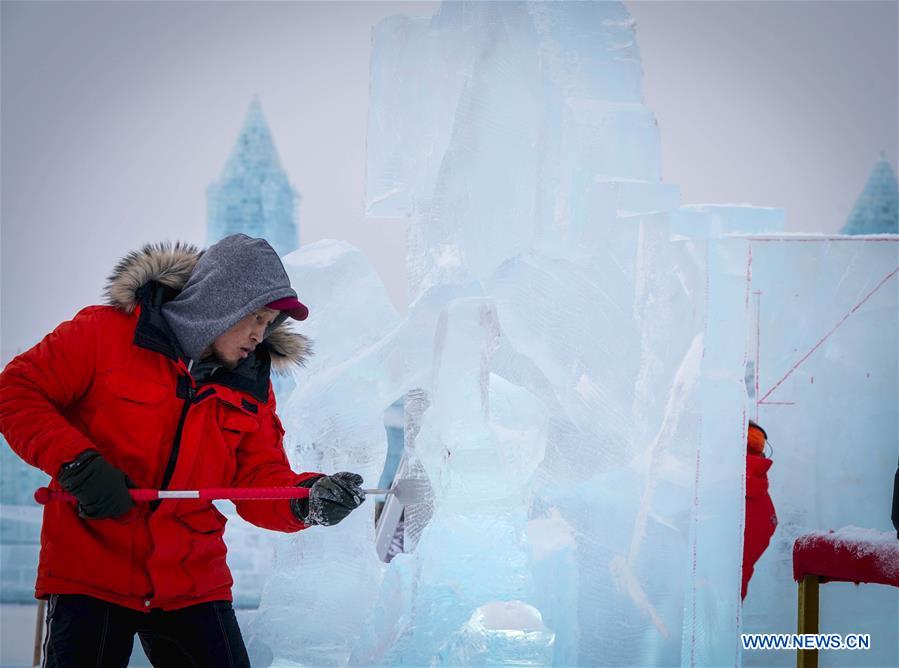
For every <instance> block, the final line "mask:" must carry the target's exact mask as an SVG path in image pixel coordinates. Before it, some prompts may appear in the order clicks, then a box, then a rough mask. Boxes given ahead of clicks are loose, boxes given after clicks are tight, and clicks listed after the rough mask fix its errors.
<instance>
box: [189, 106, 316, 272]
mask: <svg viewBox="0 0 899 668" xmlns="http://www.w3.org/2000/svg"><path fill="white" fill-rule="evenodd" d="M299 199H300V196H299V193H297V191H296V190H294V188H293V186H291V185H290V183H289V182H288V180H287V174H286V173H285V172H284V170H283V169H282V167H281V161H280V160H279V159H278V151H277V149H276V148H275V143H274V140H273V139H272V133H271V131H270V130H269V128H268V123H267V122H266V120H265V116H264V115H263V113H262V105H261V104H260V102H259V98H258V96H254V97H253V100H252V101H251V102H250V108H249V109H248V110H247V115H246V118H245V119H244V123H243V127H242V128H241V130H240V135H238V137H237V142H236V143H235V145H234V148H233V149H232V151H231V156H230V157H229V158H228V162H227V163H226V164H225V168H224V170H223V171H222V175H221V177H220V178H219V180H218V181H215V182H213V183H211V184H210V185H209V187H208V188H207V190H206V207H207V223H206V241H207V243H209V244H212V243H215V242H216V241H218V240H219V239H221V238H223V237H226V236H228V235H229V234H234V233H236V232H243V233H244V234H248V235H250V236H252V237H264V238H265V239H267V240H268V242H269V243H270V244H271V245H272V246H273V247H274V249H275V250H276V251H277V252H278V255H282V256H283V255H286V254H287V253H289V252H291V251H293V250H295V249H296V248H297V246H299V231H298V225H297V221H296V210H295V203H296V202H297V201H298V200H299Z"/></svg>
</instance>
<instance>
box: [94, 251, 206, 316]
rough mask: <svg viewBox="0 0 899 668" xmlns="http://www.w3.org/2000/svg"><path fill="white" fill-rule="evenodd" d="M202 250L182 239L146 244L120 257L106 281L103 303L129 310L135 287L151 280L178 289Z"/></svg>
mask: <svg viewBox="0 0 899 668" xmlns="http://www.w3.org/2000/svg"><path fill="white" fill-rule="evenodd" d="M201 253H202V251H200V250H199V249H197V247H196V246H194V245H192V244H188V243H183V242H180V241H179V242H176V243H175V244H172V242H171V241H162V242H160V243H156V244H147V245H146V246H144V247H143V248H141V249H140V250H139V251H132V252H130V253H128V255H126V256H125V257H123V258H122V259H121V260H119V263H118V264H117V265H116V267H115V269H113V270H112V274H111V275H110V276H109V279H108V280H109V283H107V285H106V303H107V304H109V305H110V306H115V307H116V308H119V309H121V310H123V311H124V312H125V313H131V312H132V311H133V310H134V307H135V306H137V291H138V290H139V289H140V288H141V286H143V285H146V284H147V283H149V282H150V281H158V282H159V283H162V284H163V285H167V286H169V287H170V288H175V289H176V290H180V289H181V288H183V287H184V284H185V283H187V279H188V278H190V274H191V272H192V271H193V270H194V266H195V265H196V264H197V260H199V259H200V255H201Z"/></svg>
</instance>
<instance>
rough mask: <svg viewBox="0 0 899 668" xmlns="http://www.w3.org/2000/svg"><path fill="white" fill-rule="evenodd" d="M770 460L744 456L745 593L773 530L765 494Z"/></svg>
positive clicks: (774, 525) (770, 507)
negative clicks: (756, 563)
mask: <svg viewBox="0 0 899 668" xmlns="http://www.w3.org/2000/svg"><path fill="white" fill-rule="evenodd" d="M770 468H771V460H770V459H768V458H766V457H763V456H761V455H754V454H747V455H746V528H745V530H744V535H743V588H742V596H743V598H746V590H747V587H748V586H749V579H750V578H751V577H752V570H753V567H754V566H755V562H757V561H758V560H759V558H760V557H761V556H762V554H763V553H764V552H765V550H766V549H767V547H768V543H769V542H770V541H771V536H773V535H774V530H775V529H776V528H777V515H776V514H775V512H774V503H773V502H772V501H771V496H770V495H769V494H768V469H770Z"/></svg>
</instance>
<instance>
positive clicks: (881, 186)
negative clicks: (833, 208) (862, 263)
mask: <svg viewBox="0 0 899 668" xmlns="http://www.w3.org/2000/svg"><path fill="white" fill-rule="evenodd" d="M840 232H841V233H842V234H896V233H899V185H897V183H896V174H895V173H893V168H892V167H891V166H890V163H889V161H888V160H887V159H886V155H884V154H883V153H881V154H880V159H879V160H878V161H877V164H876V165H874V169H872V170H871V175H870V176H868V182H867V183H866V184H865V189H864V190H863V191H862V193H861V194H860V195H859V196H858V200H857V201H856V202H855V206H854V207H853V209H852V213H850V214H849V218H848V219H847V220H846V224H845V225H844V226H843V229H842V230H840Z"/></svg>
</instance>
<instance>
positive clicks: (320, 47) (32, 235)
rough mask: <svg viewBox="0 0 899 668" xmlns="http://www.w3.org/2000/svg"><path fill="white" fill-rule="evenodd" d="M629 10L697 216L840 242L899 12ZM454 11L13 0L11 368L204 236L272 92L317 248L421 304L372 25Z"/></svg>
mask: <svg viewBox="0 0 899 668" xmlns="http://www.w3.org/2000/svg"><path fill="white" fill-rule="evenodd" d="M625 4H626V6H627V7H628V9H629V10H630V11H631V13H632V15H633V16H634V18H635V19H636V21H637V39H638V43H639V46H640V50H641V55H642V58H643V69H644V73H645V80H644V90H645V96H646V102H647V104H648V105H649V107H650V108H651V109H652V110H653V111H654V112H655V114H656V117H657V119H658V123H659V127H660V130H661V140H662V168H663V179H664V180H665V181H666V182H669V183H674V184H677V185H679V186H680V187H681V190H682V201H683V202H684V203H706V202H731V203H733V202H748V203H752V204H757V205H762V206H778V207H783V208H785V209H786V210H787V221H788V222H787V229H788V230H789V231H807V232H835V231H836V230H838V229H839V228H840V227H841V225H842V224H843V222H844V221H845V218H846V216H847V215H848V213H849V211H850V209H851V207H852V205H853V203H854V201H855V198H856V197H857V196H858V194H859V192H860V191H861V189H862V187H863V186H864V183H865V180H866V178H867V176H868V173H869V172H870V170H871V168H872V167H873V165H874V163H875V161H876V159H877V157H878V153H879V152H880V151H881V150H883V151H885V153H886V155H887V157H888V159H889V160H890V162H891V163H892V164H893V165H894V166H895V165H896V154H897V118H899V103H897V81H899V65H897V63H899V54H897V48H899V47H897V44H899V39H897V24H899V17H897V6H899V5H897V3H896V2H893V1H884V2H626V3H625ZM436 7H437V4H436V3H423V2H421V3H420V2H403V3H398V2H393V3H380V2H364V3H358V2H345V3H344V2H294V3H249V2H248V3H212V2H201V3H178V2H157V3H116V2H103V3H77V2H73V3H70V2H65V3H51V2H9V1H4V2H3V3H2V5H0V12H2V16H0V19H2V36H0V37H2V42H0V48H2V54H0V56H2V79H0V82H2V100H0V105H2V108H0V112H2V121H0V123H2V124H0V133H2V135H0V141H2V164H0V169H2V182H0V185H2V193H0V195H2V238H0V243H2V331H0V334H2V344H0V347H2V359H0V362H2V363H5V362H6V361H7V360H8V359H9V358H10V356H11V355H13V354H15V352H16V351H17V350H19V349H24V348H27V347H28V346H30V345H32V344H33V343H35V342H36V341H37V340H38V339H39V338H40V337H41V336H42V335H43V334H45V333H46V332H48V331H49V330H51V329H52V328H53V327H55V326H56V325H57V324H58V323H59V322H60V321H62V320H66V319H68V318H70V317H71V316H72V315H73V314H74V313H75V312H76V311H77V310H78V309H79V308H81V307H82V306H84V305H87V304H90V303H97V302H98V301H99V300H100V298H101V292H102V288H103V285H104V282H105V277H106V276H107V275H108V273H109V271H110V269H111V268H112V267H113V265H114V264H115V262H116V261H117V259H118V258H119V257H120V256H121V255H123V254H124V253H126V252H127V251H129V250H131V249H134V248H137V247H139V246H140V245H142V244H143V243H145V242H147V241H154V240H161V239H184V240H186V241H191V242H194V243H197V244H202V243H203V241H204V237H205V226H206V202H205V190H206V187H207V185H208V184H209V183H210V182H211V181H213V180H215V179H216V178H217V177H218V175H219V174H220V172H221V170H222V168H223V166H224V164H225V161H226V159H227V156H228V154H229V152H230V151H231V148H232V146H233V144H234V141H235V139H236V137H237V133H238V131H239V128H240V126H241V123H242V121H243V117H244V115H245V113H246V110H247V107H248V105H249V102H250V100H251V98H252V96H253V95H254V94H258V95H259V96H260V99H261V102H262V106H263V110H264V112H265V115H266V117H267V118H268V121H269V125H270V127H271V129H272V132H273V135H274V138H275V142H276V145H277V147H278V151H279V153H280V156H281V161H282V164H283V165H284V167H285V169H286V171H287V173H288V175H289V178H290V180H291V182H292V183H293V185H294V186H295V187H296V189H297V190H298V191H299V192H300V194H301V196H302V201H301V203H300V207H299V219H300V227H301V239H302V242H303V243H309V242H313V241H316V240H318V239H322V238H339V239H346V240H348V241H350V242H351V243H353V244H355V245H357V246H359V247H360V248H361V249H362V250H363V251H364V252H365V253H366V254H367V255H368V257H369V258H370V259H371V261H372V263H373V264H374V266H375V268H376V269H377V270H378V272H379V273H380V274H381V277H382V278H383V280H384V282H385V284H386V285H387V287H388V289H389V290H390V292H391V296H392V298H393V300H394V302H395V303H396V304H397V306H398V308H400V309H401V310H403V309H404V308H405V304H404V301H405V297H404V288H405V267H404V251H405V249H404V243H405V232H406V227H405V222H404V221H402V220H383V219H366V218H365V216H364V213H363V201H362V193H363V176H364V169H365V130H366V119H367V111H368V107H367V105H368V85H369V69H368V68H369V51H370V45H371V28H372V26H373V25H374V24H375V23H377V22H378V21H379V20H380V19H381V18H383V17H385V16H389V15H391V14H396V13H414V14H426V15H429V14H432V13H433V12H434V10H435V9H436ZM297 288H298V290H299V291H300V293H301V294H302V288H301V286H297Z"/></svg>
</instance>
